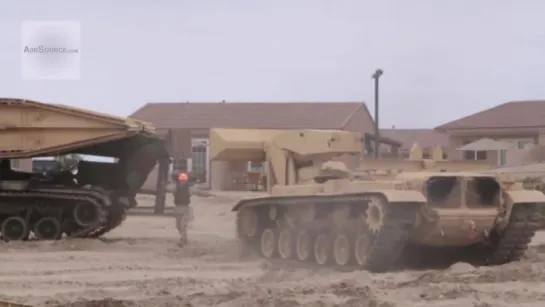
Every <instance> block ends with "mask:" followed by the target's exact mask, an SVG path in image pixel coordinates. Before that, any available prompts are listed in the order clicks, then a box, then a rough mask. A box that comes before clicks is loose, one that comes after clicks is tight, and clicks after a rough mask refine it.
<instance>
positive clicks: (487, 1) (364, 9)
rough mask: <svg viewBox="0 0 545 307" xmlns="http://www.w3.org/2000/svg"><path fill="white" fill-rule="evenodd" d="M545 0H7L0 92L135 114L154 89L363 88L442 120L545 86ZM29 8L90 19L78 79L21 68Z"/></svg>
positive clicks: (197, 97)
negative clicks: (377, 82) (50, 77)
mask: <svg viewBox="0 0 545 307" xmlns="http://www.w3.org/2000/svg"><path fill="white" fill-rule="evenodd" d="M543 12H545V1H543V0H524V1H514V0H456V1H454V0H418V1H416V0H414V1H411V0H380V1H378V0H375V1H370V0H274V1H259V0H206V1H204V0H191V1H189V0H172V1H168V0H155V1H149V0H130V1H129V0H116V1H112V0H108V1H101V0H93V1H82V0H80V1H78V0H70V1H68V0H67V1H56V0H48V1H38V0H33V1H31V0H27V1H20V0H19V1H15V0H3V1H2V2H1V4H0V35H1V36H2V39H1V40H0V47H1V48H0V68H1V72H2V73H1V75H0V88H1V93H0V96H11V97H22V98H31V99H35V100H39V101H44V102H54V103H62V104H68V105H73V106H78V107H84V108H94V109H96V110H100V111H103V112H108V113H114V114H118V115H128V114H130V113H132V112H133V111H134V110H136V109H137V108H139V107H140V106H142V105H143V104H145V103H146V102H150V101H187V100H189V101H220V100H226V101H227V102H229V101H361V100H365V101H366V102H367V103H368V105H369V108H370V109H371V111H372V110H373V83H372V80H371V78H370V76H371V74H372V73H373V71H374V70H375V69H376V68H379V67H380V68H382V69H383V70H384V71H385V73H384V75H383V77H382V78H381V126H383V127H391V126H392V125H395V126H396V127H398V128H427V127H434V126H436V125H439V124H442V123H444V122H446V121H450V120H453V119H456V118H458V117H461V116H464V115H468V114H470V113H473V112H476V111H479V110H482V109H485V108H488V107H491V106H494V105H496V104H498V103H501V102H504V101H508V100H520V99H536V98H545V20H544V19H543ZM24 20H80V21H81V28H82V30H81V32H82V33H81V44H82V45H81V47H80V50H81V66H82V68H81V80H80V81H25V80H22V78H21V63H20V56H21V53H22V50H21V48H20V40H21V37H20V36H21V35H20V25H21V22H22V21H24Z"/></svg>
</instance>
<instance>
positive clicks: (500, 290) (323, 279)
mask: <svg viewBox="0 0 545 307" xmlns="http://www.w3.org/2000/svg"><path fill="white" fill-rule="evenodd" d="M244 196H245V195H243V194H240V193H239V194H236V193H230V194H221V195H218V196H215V197H197V196H195V197H194V203H195V205H194V207H195V221H194V222H193V223H192V225H191V228H190V239H191V242H190V244H189V245H188V246H186V247H184V248H179V247H177V245H176V243H177V232H176V229H175V228H174V221H173V219H172V218H167V217H141V216H138V217H137V216H129V217H128V218H127V220H126V222H125V223H124V225H123V226H122V227H120V228H118V229H116V230H115V231H112V232H111V233H110V234H108V235H107V236H105V238H104V239H103V240H67V241H58V242H26V243H8V244H2V245H0V262H1V263H3V265H2V266H1V267H0V294H1V297H0V299H5V300H10V301H14V302H19V303H26V304H29V305H34V306H73V307H76V306H78V307H79V306H225V307H227V306H233V307H244V306H248V307H254V306H280V307H289V306H357V307H366V306H376V307H379V306H382V307H393V306H403V307H407V306H423V307H424V306H434V307H440V306H452V307H461V306H479V307H485V306H491V307H492V306H494V307H501V306H543V301H545V283H544V282H545V247H541V246H540V244H541V243H544V244H545V234H543V233H540V234H538V235H537V236H536V238H535V240H534V242H533V247H532V248H531V249H530V250H529V251H528V252H527V255H526V257H525V259H524V260H523V261H521V262H519V263H512V264H507V265H503V266H500V267H481V268H475V267H473V266H471V265H469V264H464V263H457V264H454V265H453V266H451V267H450V268H448V269H446V270H429V271H403V272H397V273H387V274H370V273H368V272H352V273H340V272H334V271H330V270H311V269H308V268H298V269H296V268H290V267H286V266H281V265H277V264H271V263H268V262H266V261H264V260H260V259H257V258H254V259H244V260H241V259H240V258H239V251H238V245H237V242H236V240H235V234H234V214H233V213H231V212H230V209H231V207H232V205H233V204H234V203H235V202H236V201H237V199H240V198H241V197H244ZM246 196H247V195H246ZM140 203H141V206H145V205H146V203H147V204H148V205H150V206H151V204H152V203H153V198H151V197H146V196H142V197H141V202H140Z"/></svg>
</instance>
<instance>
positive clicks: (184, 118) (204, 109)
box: [130, 102, 373, 129]
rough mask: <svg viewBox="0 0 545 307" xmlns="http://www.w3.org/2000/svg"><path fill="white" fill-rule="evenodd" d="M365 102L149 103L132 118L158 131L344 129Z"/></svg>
mask: <svg viewBox="0 0 545 307" xmlns="http://www.w3.org/2000/svg"><path fill="white" fill-rule="evenodd" d="M360 108H364V110H365V111H366V113H367V114H368V116H367V117H368V120H369V126H370V127H372V125H373V119H372V118H371V115H370V114H369V110H368V109H367V106H366V105H365V103H363V102H334V103H333V102H293V103H292V102H289V103H288V102H286V103H271V102H245V103H241V102H225V103H221V102H218V103H216V102H212V103H210V102H191V103H148V104H146V105H145V106H143V107H142V108H140V109H138V110H137V111H136V112H134V113H133V114H132V115H130V117H134V118H137V119H140V120H144V121H148V122H151V123H152V124H154V125H155V127H156V128H157V129H164V128H192V129H199V128H200V129H203V128H206V129H207V128H213V127H224V128H263V129H267V128H268V129H302V128H307V129H343V128H344V127H345V126H346V124H347V123H348V121H349V120H350V119H351V118H352V117H353V116H354V115H355V114H356V112H357V111H358V110H359V109H360Z"/></svg>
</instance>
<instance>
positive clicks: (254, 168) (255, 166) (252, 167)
mask: <svg viewBox="0 0 545 307" xmlns="http://www.w3.org/2000/svg"><path fill="white" fill-rule="evenodd" d="M263 164H264V163H263V162H262V161H250V163H249V167H248V171H250V172H261V171H263Z"/></svg>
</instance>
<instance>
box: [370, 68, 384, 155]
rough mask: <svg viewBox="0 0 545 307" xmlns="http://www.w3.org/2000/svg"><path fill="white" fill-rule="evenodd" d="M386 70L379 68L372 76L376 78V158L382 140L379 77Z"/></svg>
mask: <svg viewBox="0 0 545 307" xmlns="http://www.w3.org/2000/svg"><path fill="white" fill-rule="evenodd" d="M383 73H384V71H383V70H382V69H380V68H379V69H377V70H376V71H375V73H374V74H373V75H372V76H371V77H372V78H373V79H375V137H376V139H375V158H378V157H379V145H380V142H379V141H378V138H379V136H380V130H379V97H378V95H379V79H380V76H382V74H383Z"/></svg>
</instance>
